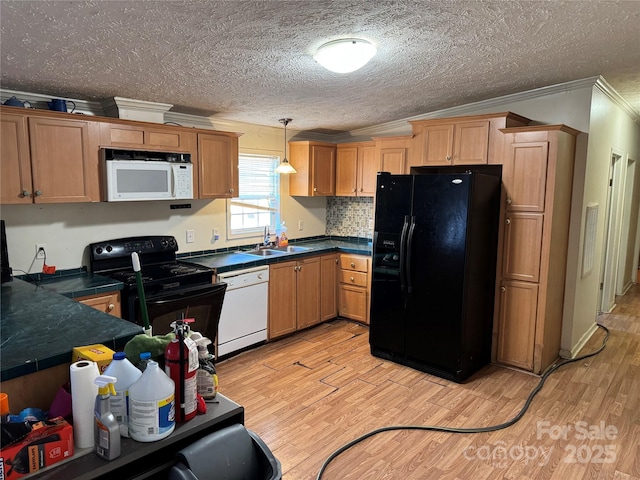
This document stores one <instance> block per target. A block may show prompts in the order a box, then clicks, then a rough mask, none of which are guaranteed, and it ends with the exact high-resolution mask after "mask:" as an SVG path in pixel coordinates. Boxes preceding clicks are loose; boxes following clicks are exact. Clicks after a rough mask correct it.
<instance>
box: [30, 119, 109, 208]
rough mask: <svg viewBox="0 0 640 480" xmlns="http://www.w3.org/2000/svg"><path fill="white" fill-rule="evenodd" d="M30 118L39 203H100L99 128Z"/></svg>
mask: <svg viewBox="0 0 640 480" xmlns="http://www.w3.org/2000/svg"><path fill="white" fill-rule="evenodd" d="M76 118H77V117H71V118H70V119H63V118H47V117H42V118H40V117H29V120H28V122H29V138H30V147H31V173H32V177H33V201H34V202H35V203H66V202H98V201H100V174H99V172H100V168H99V167H100V161H99V160H100V155H99V139H100V132H99V124H98V122H94V121H87V120H84V119H82V120H80V119H76Z"/></svg>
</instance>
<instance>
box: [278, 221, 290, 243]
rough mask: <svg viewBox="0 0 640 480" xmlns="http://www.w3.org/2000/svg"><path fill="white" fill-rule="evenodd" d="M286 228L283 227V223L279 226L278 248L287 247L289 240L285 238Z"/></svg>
mask: <svg viewBox="0 0 640 480" xmlns="http://www.w3.org/2000/svg"><path fill="white" fill-rule="evenodd" d="M286 231H287V227H285V226H284V222H282V225H281V226H280V246H281V247H286V246H287V245H289V239H288V238H287V234H286Z"/></svg>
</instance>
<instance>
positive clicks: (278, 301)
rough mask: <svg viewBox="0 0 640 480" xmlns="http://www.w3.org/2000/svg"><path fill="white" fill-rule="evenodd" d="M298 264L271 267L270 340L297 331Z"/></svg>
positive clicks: (280, 264)
mask: <svg viewBox="0 0 640 480" xmlns="http://www.w3.org/2000/svg"><path fill="white" fill-rule="evenodd" d="M296 277H297V271H296V262H283V263H276V264H273V265H270V266H269V322H268V328H267V334H268V337H269V340H272V339H274V338H278V337H281V336H283V335H287V334H288V333H292V332H295V331H296V330H297V321H296V316H297V313H296Z"/></svg>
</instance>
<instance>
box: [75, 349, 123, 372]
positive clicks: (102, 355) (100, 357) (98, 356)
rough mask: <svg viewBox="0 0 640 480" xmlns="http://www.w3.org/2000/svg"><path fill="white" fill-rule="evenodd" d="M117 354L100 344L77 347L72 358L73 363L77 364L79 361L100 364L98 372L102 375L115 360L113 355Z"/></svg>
mask: <svg viewBox="0 0 640 480" xmlns="http://www.w3.org/2000/svg"><path fill="white" fill-rule="evenodd" d="M114 353H116V352H114V351H113V350H111V349H110V348H109V347H105V346H104V345H102V344H100V343H98V344H95V345H85V346H84V347H75V348H74V349H73V354H72V357H71V362H72V363H74V362H77V361H78V360H90V361H92V362H96V363H97V364H98V370H99V371H100V375H102V374H103V373H104V371H105V369H106V368H107V366H108V365H109V364H110V363H111V360H113V354H114Z"/></svg>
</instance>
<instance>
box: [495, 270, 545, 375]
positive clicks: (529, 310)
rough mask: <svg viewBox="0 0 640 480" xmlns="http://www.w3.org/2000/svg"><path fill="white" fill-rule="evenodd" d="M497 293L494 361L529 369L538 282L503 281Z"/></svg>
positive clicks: (531, 366) (531, 358) (530, 368)
mask: <svg viewBox="0 0 640 480" xmlns="http://www.w3.org/2000/svg"><path fill="white" fill-rule="evenodd" d="M500 292H501V302H500V320H499V327H498V351H497V357H496V358H497V360H498V361H499V362H501V363H506V364H509V365H513V366H515V367H520V368H524V369H526V370H532V369H533V348H534V340H535V325H536V315H537V312H538V285H537V284H535V283H529V282H519V281H504V282H503V285H502V287H501V288H500Z"/></svg>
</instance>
